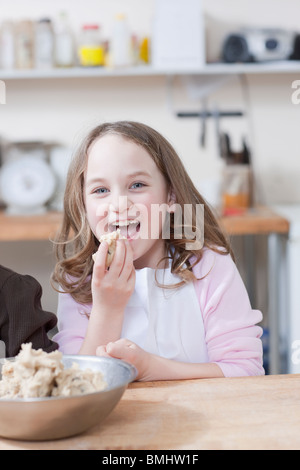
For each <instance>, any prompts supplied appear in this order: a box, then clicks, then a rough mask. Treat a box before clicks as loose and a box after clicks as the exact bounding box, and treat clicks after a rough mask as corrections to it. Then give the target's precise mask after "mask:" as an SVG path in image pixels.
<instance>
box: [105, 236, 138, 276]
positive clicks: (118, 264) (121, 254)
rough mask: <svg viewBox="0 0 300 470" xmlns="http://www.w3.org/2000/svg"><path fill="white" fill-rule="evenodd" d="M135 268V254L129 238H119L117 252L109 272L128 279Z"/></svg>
mask: <svg viewBox="0 0 300 470" xmlns="http://www.w3.org/2000/svg"><path fill="white" fill-rule="evenodd" d="M132 269H133V254H132V249H131V247H130V245H129V242H128V240H117V247H116V252H115V255H114V258H113V261H112V264H111V266H110V269H109V272H110V274H111V275H112V276H116V277H119V278H124V279H125V280H127V279H128V278H129V277H130V275H131V272H132Z"/></svg>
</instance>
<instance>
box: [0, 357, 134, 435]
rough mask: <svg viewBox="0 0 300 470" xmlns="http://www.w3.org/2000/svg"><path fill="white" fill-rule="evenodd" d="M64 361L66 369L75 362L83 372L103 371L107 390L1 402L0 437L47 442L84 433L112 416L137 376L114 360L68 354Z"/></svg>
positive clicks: (121, 362)
mask: <svg viewBox="0 0 300 470" xmlns="http://www.w3.org/2000/svg"><path fill="white" fill-rule="evenodd" d="M62 361H63V364H64V366H65V368H69V367H71V366H72V364H73V363H74V362H75V363H77V364H79V367H80V369H92V370H94V371H100V372H102V374H103V378H104V380H105V382H106V383H107V388H106V389H105V390H103V391H101V392H96V393H89V394H86V395H81V396H76V397H51V398H30V399H16V400H4V399H0V436H2V437H6V438H9V439H22V440H30V441H35V440H38V441H43V440H53V439H61V438H65V437H70V436H74V435H76V434H79V433H81V432H84V431H86V430H87V429H89V428H90V427H92V426H94V425H96V424H99V423H101V422H102V421H103V420H104V418H106V416H108V415H109V413H110V412H111V411H112V410H113V408H114V407H115V406H116V404H117V403H118V402H119V400H120V399H121V397H122V395H123V393H124V391H125V390H126V388H127V385H128V384H129V383H130V382H132V381H133V380H134V379H135V378H136V375H137V371H136V369H135V368H134V367H133V366H131V365H130V364H127V363H126V362H123V361H121V360H118V359H113V358H107V357H96V356H70V355H69V356H68V355H65V356H63V359H62ZM3 363H4V360H1V361H0V379H1V370H2V366H3Z"/></svg>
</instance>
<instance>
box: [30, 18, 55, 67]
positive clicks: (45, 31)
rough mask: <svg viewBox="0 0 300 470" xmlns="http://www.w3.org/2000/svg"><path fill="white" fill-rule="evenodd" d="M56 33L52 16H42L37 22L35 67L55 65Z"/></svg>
mask: <svg viewBox="0 0 300 470" xmlns="http://www.w3.org/2000/svg"><path fill="white" fill-rule="evenodd" d="M53 53H54V35H53V28H52V22H51V20H50V18H42V19H40V20H39V21H38V22H37V23H36V24H35V67H36V68H37V69H49V68H52V67H53Z"/></svg>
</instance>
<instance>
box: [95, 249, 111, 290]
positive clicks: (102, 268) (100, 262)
mask: <svg viewBox="0 0 300 470" xmlns="http://www.w3.org/2000/svg"><path fill="white" fill-rule="evenodd" d="M107 253H108V244H107V243H106V242H103V243H101V244H100V246H99V249H98V251H97V253H96V257H95V264H94V272H93V274H94V276H93V277H94V280H96V281H97V280H101V279H102V278H103V276H104V275H105V272H106V257H107Z"/></svg>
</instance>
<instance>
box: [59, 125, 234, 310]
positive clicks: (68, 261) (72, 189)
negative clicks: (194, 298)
mask: <svg viewBox="0 0 300 470" xmlns="http://www.w3.org/2000/svg"><path fill="white" fill-rule="evenodd" d="M106 134H115V135H118V136H121V137H123V138H125V139H128V140H130V141H132V142H134V143H135V144H137V145H139V146H141V147H143V148H144V149H145V150H146V151H147V152H148V154H149V155H150V156H151V158H152V159H153V160H154V162H155V163H156V165H157V167H158V169H159V170H160V171H161V173H162V174H163V176H164V178H165V180H166V182H167V185H168V188H169V190H172V192H173V195H174V196H175V200H176V205H178V204H179V205H180V206H181V208H182V214H183V209H184V205H186V204H189V205H190V207H192V227H193V228H195V229H196V206H197V204H201V205H203V206H204V239H203V246H202V248H201V249H199V247H197V246H196V245H197V244H196V243H195V249H190V244H191V243H193V242H196V241H195V240H187V239H186V238H184V237H183V238H182V239H178V238H176V237H175V235H174V234H175V231H176V226H175V225H174V221H175V222H176V224H178V217H174V214H171V215H170V238H169V239H167V240H165V244H166V253H167V256H166V258H168V259H170V260H171V271H172V273H174V274H176V275H178V276H179V277H180V278H181V282H180V283H179V284H176V287H177V286H179V285H182V284H184V283H186V282H191V281H193V280H195V276H194V274H193V271H192V268H193V266H194V265H195V264H197V263H198V262H199V261H200V260H201V258H202V255H203V249H204V248H210V249H212V250H214V251H216V252H218V253H220V254H224V255H225V254H231V256H232V257H233V253H232V250H231V247H230V244H229V242H228V240H227V238H226V236H225V234H224V233H223V231H222V230H221V228H220V225H219V224H218V221H217V219H216V217H215V216H214V214H213V212H212V210H211V209H210V207H209V205H208V204H207V202H206V201H205V200H204V198H203V197H202V196H201V195H200V194H199V192H198V191H197V189H196V188H195V186H194V184H193V182H192V180H191V178H190V177H189V175H188V174H187V172H186V170H185V168H184V166H183V164H182V162H181V160H180V158H179V156H178V155H177V153H176V151H175V150H174V148H173V147H172V145H171V144H170V143H169V142H168V141H167V140H166V139H165V138H164V137H163V136H162V135H161V134H159V133H158V132H157V131H155V130H154V129H152V128H150V127H149V126H146V125H145V124H141V123H137V122H131V121H119V122H112V123H104V124H101V125H99V126H97V127H96V128H94V129H93V130H92V131H91V132H89V134H88V135H87V136H86V138H85V139H84V141H83V142H82V144H81V145H80V147H79V148H78V149H77V151H76V153H75V154H74V157H73V159H72V162H71V164H70V168H69V172H68V177H67V183H66V189H65V195H64V215H63V221H62V226H61V229H60V231H59V233H58V235H57V238H56V240H55V241H54V243H55V252H56V258H57V263H56V266H55V269H54V272H53V275H52V280H53V281H54V283H55V284H58V285H59V286H60V290H59V291H60V292H61V291H62V292H65V293H69V294H71V295H72V297H73V298H74V299H75V300H76V301H77V302H79V303H82V304H87V303H91V302H92V292H91V282H90V278H91V275H92V270H93V261H92V254H93V253H94V252H95V251H96V250H97V249H98V247H99V241H98V240H97V238H96V237H95V236H94V234H93V232H92V231H91V229H90V227H89V224H88V221H87V217H86V209H85V202H84V182H85V181H84V178H85V171H86V168H87V161H88V152H89V149H90V147H91V145H92V144H93V142H95V140H97V139H99V138H101V137H103V136H104V135H106ZM182 227H184V220H182ZM177 228H178V226H177ZM190 228H191V227H190ZM187 243H189V250H187V249H186V244H187ZM166 258H164V260H165V259H166ZM161 261H163V260H161ZM159 264H160V263H159ZM157 267H158V266H157Z"/></svg>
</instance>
